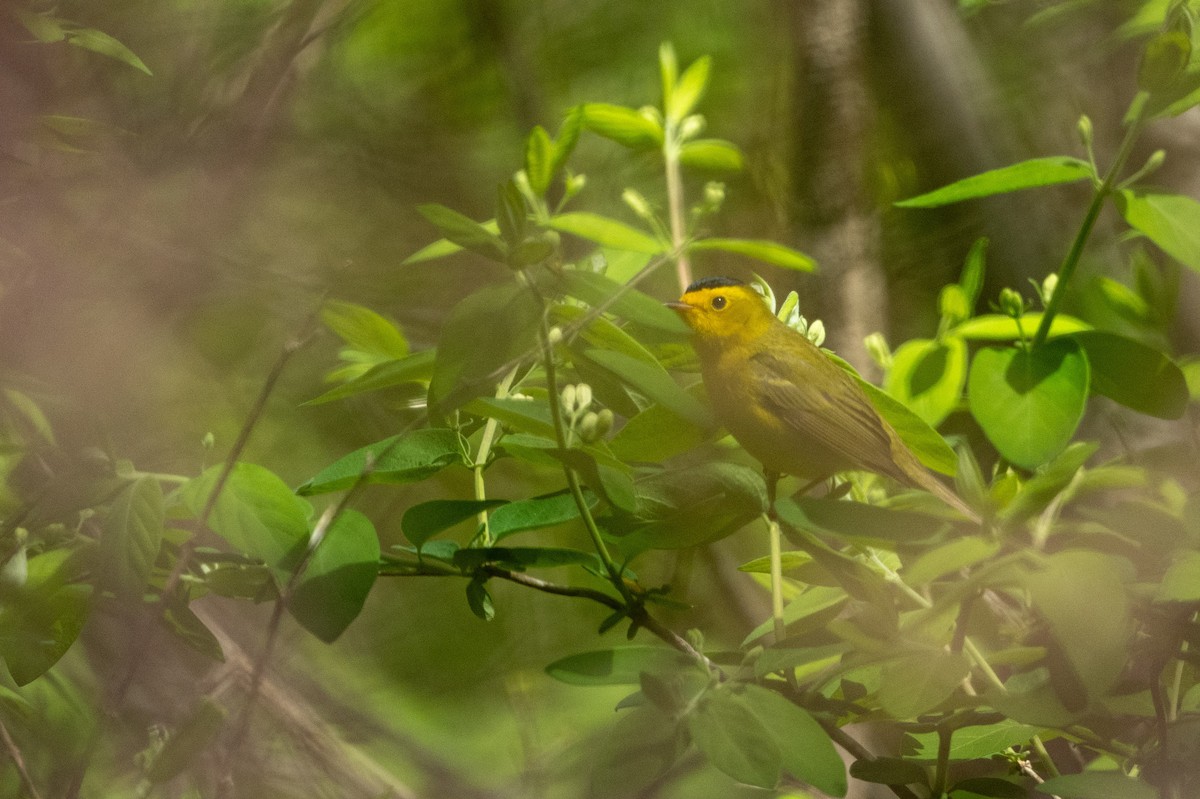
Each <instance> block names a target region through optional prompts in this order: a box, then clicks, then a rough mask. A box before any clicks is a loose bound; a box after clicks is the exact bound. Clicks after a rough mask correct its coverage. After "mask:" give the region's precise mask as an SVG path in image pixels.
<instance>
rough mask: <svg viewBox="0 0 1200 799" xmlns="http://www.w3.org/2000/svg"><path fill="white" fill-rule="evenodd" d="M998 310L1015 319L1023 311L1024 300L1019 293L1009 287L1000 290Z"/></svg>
mask: <svg viewBox="0 0 1200 799" xmlns="http://www.w3.org/2000/svg"><path fill="white" fill-rule="evenodd" d="M1000 310H1001V311H1002V312H1003V313H1004V314H1005V315H1006V316H1011V317H1012V318H1014V319H1016V318H1018V317H1020V316H1021V315H1022V314H1023V313H1025V300H1024V298H1023V297H1021V295H1020V294H1019V293H1017V292H1016V291H1014V290H1013V289H1010V288H1004V289H1001V290H1000Z"/></svg>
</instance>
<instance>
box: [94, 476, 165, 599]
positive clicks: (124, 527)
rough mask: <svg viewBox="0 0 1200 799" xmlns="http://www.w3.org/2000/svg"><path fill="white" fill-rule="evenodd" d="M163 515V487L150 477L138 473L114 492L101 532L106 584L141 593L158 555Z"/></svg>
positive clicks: (136, 594) (129, 594)
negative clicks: (114, 496) (137, 476)
mask: <svg viewBox="0 0 1200 799" xmlns="http://www.w3.org/2000/svg"><path fill="white" fill-rule="evenodd" d="M164 517H165V512H164V510H163V493H162V487H161V486H160V485H159V483H158V481H157V480H156V479H154V478H153V477H140V478H138V479H136V480H134V481H133V482H131V483H129V484H128V485H127V486H125V488H123V489H122V490H121V492H120V493H119V494H117V497H116V499H114V500H113V503H112V507H110V508H109V511H108V515H107V516H106V517H105V519H104V527H103V529H102V531H101V534H100V577H101V581H102V583H103V584H104V586H105V587H107V588H110V589H111V590H112V591H114V592H115V593H116V594H118V595H120V596H124V597H138V598H140V597H141V595H142V589H143V588H145V586H146V580H147V578H149V576H150V570H151V569H152V568H153V567H154V561H155V559H156V558H157V557H158V548H159V545H160V544H161V542H162V535H163V520H164Z"/></svg>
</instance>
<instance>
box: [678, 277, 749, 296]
mask: <svg viewBox="0 0 1200 799" xmlns="http://www.w3.org/2000/svg"><path fill="white" fill-rule="evenodd" d="M744 285H746V284H745V283H743V282H742V281H740V280H737V279H735V278H732V277H721V276H718V277H702V278H700V279H699V280H697V281H695V282H694V283H692V285H690V286H688V287H687V289H686V290H685V291H684V292H683V293H684V294H691V293H692V292H693V291H702V290H704V289H715V288H724V287H725V286H744Z"/></svg>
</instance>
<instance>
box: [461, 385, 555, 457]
mask: <svg viewBox="0 0 1200 799" xmlns="http://www.w3.org/2000/svg"><path fill="white" fill-rule="evenodd" d="M463 410H465V411H466V412H467V413H470V414H472V415H474V416H482V417H485V418H489V419H496V420H497V421H500V422H502V423H503V424H505V425H508V426H509V427H511V428H513V429H515V430H522V431H524V432H526V433H532V434H533V435H536V436H541V437H542V438H545V439H548V440H549V441H550V443H549V444H548V446H557V444H555V443H553V442H554V437H555V436H554V421H553V420H552V418H551V416H550V409H549V408H548V407H546V403H545V401H539V400H536V399H532V398H529V399H527V398H525V397H479V398H478V399H475V400H472V401H471V402H469V403H468V404H467V405H466V406H465V407H464V408H463Z"/></svg>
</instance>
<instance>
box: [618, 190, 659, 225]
mask: <svg viewBox="0 0 1200 799" xmlns="http://www.w3.org/2000/svg"><path fill="white" fill-rule="evenodd" d="M621 199H622V200H624V202H625V204H626V205H628V206H629V207H630V209H632V210H633V212H634V213H635V214H637V215H638V216H640V217H641V218H642V219H653V218H654V210H653V209H652V208H651V207H650V203H649V202H647V200H646V198H645V197H644V196H642V193H641V192H640V191H638V190H637V189H625V191H623V192H622V193H621Z"/></svg>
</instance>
